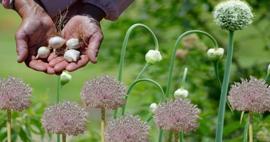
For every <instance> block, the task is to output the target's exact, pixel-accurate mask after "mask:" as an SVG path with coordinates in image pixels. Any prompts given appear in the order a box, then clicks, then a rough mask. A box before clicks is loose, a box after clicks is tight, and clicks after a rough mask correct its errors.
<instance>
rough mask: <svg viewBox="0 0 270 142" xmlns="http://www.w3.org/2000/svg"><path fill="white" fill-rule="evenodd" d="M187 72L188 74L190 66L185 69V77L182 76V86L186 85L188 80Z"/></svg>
mask: <svg viewBox="0 0 270 142" xmlns="http://www.w3.org/2000/svg"><path fill="white" fill-rule="evenodd" d="M187 74H188V68H187V67H185V69H184V73H183V77H182V82H181V83H182V85H181V86H184V85H185V84H186V81H187Z"/></svg>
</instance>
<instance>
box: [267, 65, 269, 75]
mask: <svg viewBox="0 0 270 142" xmlns="http://www.w3.org/2000/svg"><path fill="white" fill-rule="evenodd" d="M267 74H269V75H270V64H269V65H268V68H267Z"/></svg>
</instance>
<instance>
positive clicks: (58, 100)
mask: <svg viewBox="0 0 270 142" xmlns="http://www.w3.org/2000/svg"><path fill="white" fill-rule="evenodd" d="M61 87H62V86H61V80H60V76H57V89H56V103H57V104H58V103H59V102H60V90H61ZM57 142H60V134H57Z"/></svg>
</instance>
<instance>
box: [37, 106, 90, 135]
mask: <svg viewBox="0 0 270 142" xmlns="http://www.w3.org/2000/svg"><path fill="white" fill-rule="evenodd" d="M42 125H43V127H44V128H45V129H46V130H47V131H48V132H50V133H56V134H66V135H73V136H76V135H79V134H82V133H83V132H84V131H85V130H86V126H87V112H86V111H85V110H84V109H83V108H81V107H80V106H79V105H77V104H75V103H71V102H64V103H61V104H56V105H54V106H51V107H49V108H47V109H46V111H45V112H44V114H43V117H42Z"/></svg>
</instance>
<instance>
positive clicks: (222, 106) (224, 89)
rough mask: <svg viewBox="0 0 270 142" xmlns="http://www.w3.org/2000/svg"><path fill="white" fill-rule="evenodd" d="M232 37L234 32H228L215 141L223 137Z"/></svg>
mask: <svg viewBox="0 0 270 142" xmlns="http://www.w3.org/2000/svg"><path fill="white" fill-rule="evenodd" d="M233 38H234V32H233V31H230V32H229V45H228V49H227V57H226V63H225V71H224V77H223V82H222V88H221V95H220V102H219V110H218V122H217V127H216V128H217V130H216V139H215V142H222V139H223V127H224V115H225V109H226V102H227V93H228V87H229V81H230V72H231V65H232V58H233Z"/></svg>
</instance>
